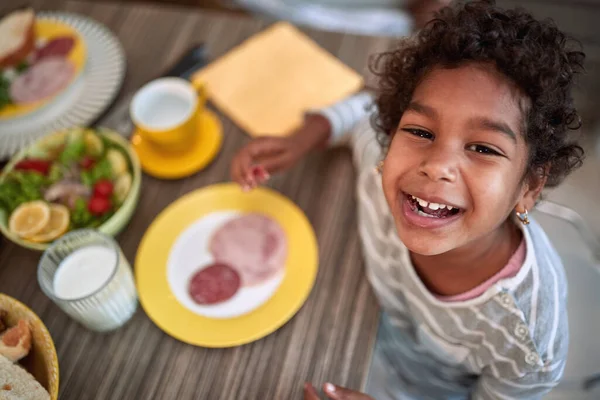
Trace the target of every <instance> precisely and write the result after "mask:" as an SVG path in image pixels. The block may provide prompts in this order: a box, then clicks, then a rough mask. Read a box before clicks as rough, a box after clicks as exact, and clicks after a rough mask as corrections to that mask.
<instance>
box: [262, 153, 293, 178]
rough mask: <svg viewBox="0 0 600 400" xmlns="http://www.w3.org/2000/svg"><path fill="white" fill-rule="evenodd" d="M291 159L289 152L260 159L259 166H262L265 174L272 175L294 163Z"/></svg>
mask: <svg viewBox="0 0 600 400" xmlns="http://www.w3.org/2000/svg"><path fill="white" fill-rule="evenodd" d="M292 157H293V156H292V155H291V154H290V153H289V152H283V153H280V154H278V155H275V156H273V157H269V158H265V159H262V160H261V162H260V165H262V167H263V168H264V169H265V170H266V171H267V173H269V174H274V173H276V172H280V171H283V170H285V169H287V168H289V167H290V166H291V165H292V164H293V163H294V160H293V158H292Z"/></svg>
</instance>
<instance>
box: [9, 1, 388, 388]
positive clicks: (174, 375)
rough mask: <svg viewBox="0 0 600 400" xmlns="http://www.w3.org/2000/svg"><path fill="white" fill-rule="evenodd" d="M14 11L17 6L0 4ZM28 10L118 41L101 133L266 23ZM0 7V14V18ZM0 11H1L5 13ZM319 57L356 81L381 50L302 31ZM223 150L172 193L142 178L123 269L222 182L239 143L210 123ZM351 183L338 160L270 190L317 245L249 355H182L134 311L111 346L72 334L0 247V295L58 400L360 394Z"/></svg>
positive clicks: (370, 322) (369, 324)
mask: <svg viewBox="0 0 600 400" xmlns="http://www.w3.org/2000/svg"><path fill="white" fill-rule="evenodd" d="M2 3H3V5H4V7H7V3H11V6H14V5H15V3H18V2H12V1H11V2H2ZM29 3H30V4H31V3H32V4H33V5H34V7H36V8H37V9H38V10H66V11H71V12H77V13H81V14H85V15H88V16H91V17H92V18H94V19H96V20H98V21H100V22H102V23H104V24H106V25H107V26H109V27H110V28H111V29H112V30H113V31H114V32H115V33H116V34H117V35H118V36H119V38H120V39H121V41H122V43H123V46H124V47H125V51H126V54H127V57H128V73H127V78H126V80H125V85H124V87H123V90H122V92H121V94H120V96H119V99H118V100H117V103H116V104H115V106H114V107H112V109H111V110H109V112H108V113H107V115H106V116H105V117H104V118H102V120H101V121H100V123H101V124H104V125H108V126H110V127H113V128H116V129H118V130H120V131H121V132H122V133H124V134H126V133H128V132H125V131H126V130H127V129H128V126H129V124H128V122H127V112H126V109H127V104H128V100H129V99H130V98H131V94H132V93H133V92H134V91H135V90H136V89H137V88H139V87H140V86H141V85H142V84H143V83H145V82H147V81H148V80H150V79H152V78H154V77H156V76H158V75H160V73H161V71H164V70H165V68H167V66H169V65H170V64H172V63H173V62H174V61H175V60H176V59H177V58H178V57H179V56H180V55H181V53H182V52H183V51H184V50H185V49H186V48H188V47H189V46H190V45H192V44H193V43H198V42H205V43H206V44H207V46H208V51H209V54H210V56H211V58H216V57H218V56H220V55H222V54H223V53H225V52H226V51H227V50H229V49H231V48H232V47H233V46H235V45H237V44H239V43H240V42H242V41H243V40H244V39H246V38H248V37H249V36H251V35H252V34H254V33H256V32H258V31H260V30H262V29H263V28H265V27H266V26H267V25H268V23H267V22H264V21H258V20H255V19H251V18H248V17H241V16H233V15H225V14H218V13H212V12H201V11H198V10H193V9H185V8H164V7H157V6H144V5H134V6H131V5H122V4H117V3H103V4H98V3H91V2H75V1H61V0H33V1H29ZM2 7H3V6H0V13H1V12H2V11H3V10H2ZM4 11H5V10H4ZM306 33H307V34H308V35H310V36H311V37H312V38H313V39H314V40H316V41H317V42H318V43H319V44H321V45H322V46H323V47H324V48H325V49H327V50H328V51H330V52H332V53H333V54H335V55H336V56H338V57H339V58H340V59H341V60H342V61H344V62H345V63H347V64H348V65H349V66H351V67H353V68H354V69H356V70H358V71H361V72H364V71H365V70H366V68H365V67H366V64H367V61H368V55H369V54H370V53H373V52H376V51H380V50H383V49H385V48H387V46H388V45H389V43H388V42H387V40H384V39H374V38H364V37H355V36H343V35H338V34H329V33H323V32H317V31H306ZM220 117H221V119H222V122H223V127H224V136H225V139H224V146H223V149H222V151H221V153H220V154H219V156H218V158H217V159H216V160H215V162H214V163H213V164H212V165H210V166H209V167H208V168H207V169H206V170H204V171H202V172H200V173H198V174H196V175H195V176H193V177H191V178H188V179H184V180H179V181H161V180H157V179H153V178H151V177H149V176H144V178H143V189H142V195H141V199H140V204H139V207H138V209H137V211H136V213H135V215H134V217H133V219H132V220H131V223H130V224H129V226H128V228H127V229H126V230H125V231H124V232H123V233H122V234H121V235H120V236H119V238H118V240H119V243H120V245H121V247H122V248H123V251H124V253H125V255H126V257H127V258H128V259H129V260H130V261H133V260H134V258H135V254H136V250H137V247H138V244H139V242H140V239H141V238H142V236H143V234H144V232H145V231H146V229H147V228H148V225H149V224H150V223H151V221H152V220H153V219H154V218H155V217H156V216H157V215H158V214H159V213H160V212H161V211H162V210H163V209H164V208H165V207H166V206H168V205H169V204H170V203H171V202H173V201H174V200H176V199H177V198H178V197H180V196H182V195H184V194H185V193H188V192H190V191H193V190H195V189H197V188H201V187H204V186H207V185H210V184H213V183H216V182H222V181H226V180H227V179H228V176H229V172H228V169H229V168H228V167H229V162H230V160H231V157H232V156H233V154H234V153H235V151H236V150H237V149H238V148H239V147H240V146H241V145H242V144H244V143H245V142H246V141H247V138H246V136H245V134H244V133H243V132H242V131H241V130H240V129H239V128H237V127H236V126H234V125H233V124H232V122H231V121H229V120H228V119H227V118H226V117H224V116H223V115H222V114H220ZM354 184H355V176H354V171H353V167H352V164H351V159H350V155H349V153H348V152H346V151H344V150H338V151H329V152H326V153H322V154H315V155H313V156H310V157H309V158H308V159H307V160H306V161H305V162H302V163H301V164H300V165H298V166H297V167H296V168H294V169H293V170H292V171H290V172H289V173H287V174H285V175H284V176H280V177H278V178H277V179H276V180H275V182H274V184H273V186H274V187H275V188H276V189H277V190H279V191H281V192H282V193H283V194H285V195H286V196H288V197H289V198H291V199H292V200H293V201H294V202H296V203H297V204H298V205H299V206H300V207H301V208H302V209H303V210H304V212H305V213H306V215H307V216H308V218H309V219H310V221H311V223H312V224H313V226H314V229H315V231H316V234H317V236H318V241H319V245H320V269H319V274H318V277H317V281H316V285H315V287H314V289H313V291H312V293H311V295H310V297H309V299H308V301H307V302H306V304H305V305H304V306H303V307H302V309H301V310H300V311H299V312H298V314H297V315H296V316H295V317H294V318H293V319H292V320H291V321H290V322H288V323H287V324H286V325H285V326H283V327H282V328H281V329H279V330H278V331H277V332H275V333H273V334H272V335H270V336H268V337H266V338H264V339H262V340H259V341H257V342H255V343H252V344H249V345H246V346H242V347H237V348H232V349H221V350H211V349H203V348H198V347H193V346H190V345H187V344H183V343H181V342H179V341H177V340H175V339H173V338H171V337H170V336H168V335H166V334H165V333H163V332H162V331H161V330H160V329H158V328H157V327H156V326H155V325H154V324H153V323H152V322H151V321H150V320H149V319H148V317H147V316H146V314H145V313H144V311H143V310H142V309H141V308H140V309H139V310H138V312H137V313H136V315H135V316H134V318H133V319H132V320H131V321H130V322H129V323H128V324H127V325H125V326H124V327H123V328H121V329H120V330H118V331H116V332H114V333H111V334H104V335H103V334H96V333H92V332H89V331H87V330H85V329H84V328H83V327H81V326H80V325H78V324H77V323H75V322H73V321H72V320H71V319H70V318H68V317H67V316H66V315H65V314H64V313H63V312H62V311H61V310H60V309H58V308H57V307H56V306H55V305H54V304H53V303H52V302H51V301H50V300H49V299H48V298H46V297H45V296H44V294H43V293H42V292H41V290H40V288H39V285H38V283H37V280H36V270H37V263H38V259H39V257H40V254H39V253H36V252H32V251H29V250H25V249H22V248H20V247H17V246H15V245H12V244H10V243H9V242H7V241H6V240H4V239H3V241H2V242H1V244H0V292H4V293H7V294H8V295H10V296H13V297H15V298H17V299H19V300H21V301H22V302H24V303H25V304H27V305H28V306H30V307H31V308H32V309H33V310H34V311H35V312H36V313H37V314H38V315H39V316H40V317H41V318H42V320H43V321H44V322H45V323H46V325H47V326H48V329H49V330H50V333H51V334H52V337H53V338H54V342H55V344H56V348H57V351H58V356H59V363H60V380H61V385H60V386H61V395H60V398H61V399H64V400H67V399H77V400H83V399H111V400H112V399H127V400H133V399H136V400H138V399H140V400H142V399H180V400H183V399H192V398H194V399H203V400H217V399H232V400H241V399H267V400H272V399H282V400H289V399H301V398H302V385H303V382H304V381H311V382H313V383H315V384H319V385H320V384H321V383H323V382H325V381H332V382H335V383H338V384H341V385H345V386H349V387H352V388H356V389H359V388H361V387H362V386H363V385H364V383H365V380H366V375H367V371H368V368H369V364H370V357H371V351H372V348H373V344H374V340H375V334H376V329H377V322H378V307H377V304H376V302H375V298H374V296H373V294H372V291H371V289H370V286H369V284H368V282H367V280H366V278H365V274H364V271H363V263H362V257H361V252H360V244H359V239H358V233H357V226H356V216H355V210H356V200H355V196H354Z"/></svg>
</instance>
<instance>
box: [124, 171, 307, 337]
mask: <svg viewBox="0 0 600 400" xmlns="http://www.w3.org/2000/svg"><path fill="white" fill-rule="evenodd" d="M228 210H232V211H240V212H258V213H263V214H265V215H268V216H270V217H271V218H273V219H274V220H276V221H277V222H278V223H279V224H280V225H281V226H282V227H283V229H284V231H285V233H286V237H287V241H288V258H287V261H286V265H285V275H284V278H283V281H282V283H281V285H280V286H279V288H278V289H277V290H276V292H275V293H274V294H273V296H272V297H271V298H270V299H269V300H268V301H267V302H266V303H264V304H263V305H262V306H260V307H258V308H257V309H255V310H254V311H252V312H250V313H249V314H245V315H242V316H240V317H236V318H231V319H213V318H208V317H203V316H200V315H198V314H196V313H194V312H192V311H190V310H189V309H188V308H186V307H184V306H183V305H182V304H181V303H180V302H179V301H178V300H177V299H176V297H175V295H174V294H173V292H172V291H171V288H170V286H169V283H168V282H167V263H168V258H169V254H170V252H171V248H172V247H173V245H174V243H175V242H176V241H177V239H178V238H179V235H180V234H181V233H182V232H184V231H185V230H186V229H187V228H188V227H189V226H190V225H192V224H193V223H194V222H195V221H198V220H199V219H200V218H202V217H204V216H206V215H208V214H211V213H213V212H217V211H228ZM317 269H318V250H317V241H316V238H315V234H314V231H313V229H312V226H311V225H310V222H309V221H308V219H307V218H306V216H305V215H304V213H303V212H302V211H301V210H300V209H299V208H298V207H297V206H296V205H295V204H294V203H293V202H292V201H290V200H289V199H288V198H286V197H284V196H282V195H281V194H279V193H277V192H275V191H273V190H270V189H265V188H259V189H256V190H253V191H252V192H250V193H243V192H242V191H241V189H240V188H239V186H238V185H235V184H232V183H225V184H216V185H212V186H208V187H205V188H203V189H199V190H196V191H194V192H192V193H190V194H188V195H186V196H184V197H182V198H180V199H179V200H177V201H176V202H174V203H173V204H171V205H170V206H169V207H167V208H166V209H165V210H164V211H163V212H162V213H161V214H160V215H159V216H158V217H157V218H156V219H155V220H154V222H153V223H152V224H151V225H150V227H149V228H148V230H147V231H146V233H145V235H144V237H143V239H142V241H141V243H140V246H139V248H138V252H137V256H136V260H135V278H136V285H137V289H138V293H139V298H140V303H141V304H142V307H143V308H144V310H145V311H146V314H148V316H149V317H150V319H151V320H152V321H153V322H154V323H155V324H156V325H157V326H158V327H159V328H160V329H162V330H163V331H165V332H166V333H167V334H169V335H171V336H173V337H174V338H176V339H178V340H181V341H183V342H186V343H189V344H192V345H196V346H203V347H232V346H238V345H242V344H246V343H250V342H252V341H255V340H258V339H260V338H262V337H264V336H266V335H268V334H270V333H272V332H274V331H275V330H277V329H279V328H280V327H281V326H282V325H283V324H285V323H286V322H287V321H288V320H289V319H290V318H292V316H294V314H295V313H296V312H297V311H298V310H299V309H300V307H301V306H302V304H304V301H305V300H306V298H307V297H308V295H309V293H310V291H311V289H312V287H313V284H314V281H315V277H316V275H317Z"/></svg>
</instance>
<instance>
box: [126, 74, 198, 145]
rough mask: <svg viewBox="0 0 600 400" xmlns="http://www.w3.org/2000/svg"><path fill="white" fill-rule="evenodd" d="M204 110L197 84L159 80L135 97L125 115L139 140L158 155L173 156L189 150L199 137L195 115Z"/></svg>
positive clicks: (181, 80)
mask: <svg viewBox="0 0 600 400" xmlns="http://www.w3.org/2000/svg"><path fill="white" fill-rule="evenodd" d="M205 106H206V90H205V87H204V85H203V84H202V83H201V82H194V83H192V82H189V81H187V80H185V79H181V78H160V79H156V80H154V81H151V82H149V83H147V84H146V85H144V86H143V87H142V88H141V89H140V90H139V91H138V92H137V93H136V94H135V96H134V97H133V100H132V101H131V105H130V108H129V113H130V115H131V120H132V121H133V123H134V125H135V126H136V128H137V131H138V133H139V134H140V136H141V137H142V139H144V140H147V141H148V142H149V143H151V144H152V145H153V146H154V147H155V148H156V149H157V150H159V151H160V150H164V151H169V152H173V151H174V152H177V151H183V150H186V149H189V147H190V145H192V144H193V143H194V142H195V141H196V140H197V139H198V137H199V135H201V134H202V132H200V131H199V124H198V115H199V114H201V113H202V112H203V111H204V107H205Z"/></svg>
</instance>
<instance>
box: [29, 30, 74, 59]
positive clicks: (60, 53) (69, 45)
mask: <svg viewBox="0 0 600 400" xmlns="http://www.w3.org/2000/svg"><path fill="white" fill-rule="evenodd" d="M74 46H75V38H74V37H73V36H60V37H57V38H54V39H52V40H50V41H49V42H48V43H46V44H45V45H44V46H42V47H40V48H39V49H38V50H37V51H36V52H35V57H34V60H35V61H39V60H42V59H44V58H46V57H66V56H67V55H69V53H70V52H71V50H72V49H73V47H74Z"/></svg>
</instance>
